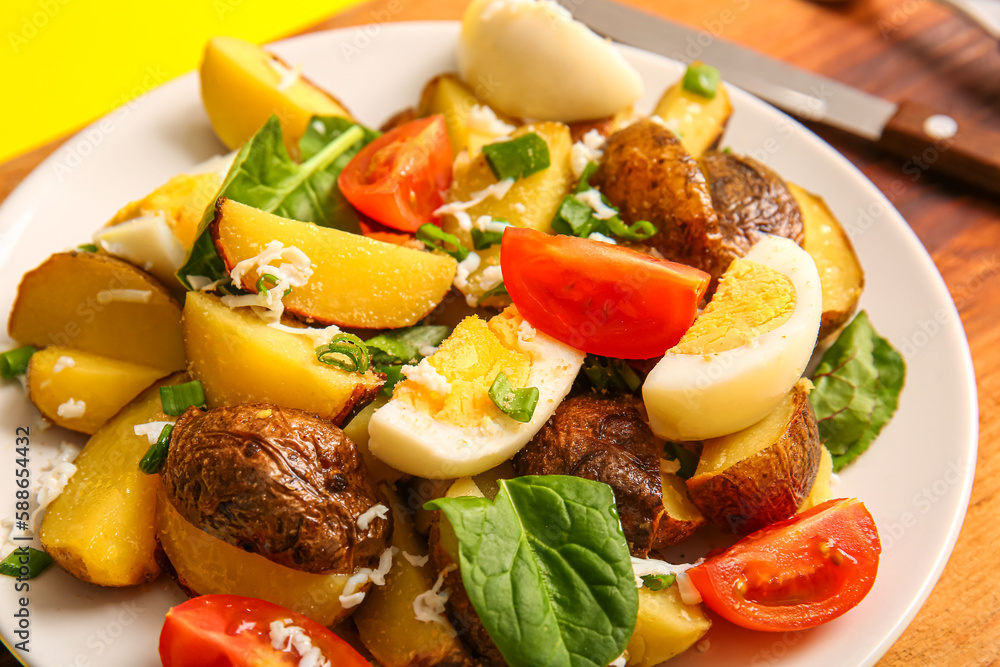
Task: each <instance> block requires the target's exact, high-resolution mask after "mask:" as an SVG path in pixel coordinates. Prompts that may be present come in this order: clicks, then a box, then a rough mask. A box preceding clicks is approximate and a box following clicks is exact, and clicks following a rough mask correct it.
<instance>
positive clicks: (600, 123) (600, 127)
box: [569, 106, 635, 143]
mask: <svg viewBox="0 0 1000 667" xmlns="http://www.w3.org/2000/svg"><path fill="white" fill-rule="evenodd" d="M634 115H635V109H634V108H633V107H631V106H630V107H628V108H626V109H622V110H621V111H619V112H618V113H616V114H615V115H614V116H608V117H607V118H598V119H597V120H581V121H578V122H576V123H570V124H569V134H570V138H571V139H572V140H573V143H576V142H577V141H580V140H581V139H582V138H583V135H585V134H587V133H588V132H590V131H591V130H597V133H598V134H600V135H601V136H602V137H604V138H605V139H607V138H608V137H610V136H611V135H612V134H614V133H615V132H617V131H618V130H620V129H622V126H623V125H625V123H626V121H628V120H630V119H631V118H632V117H633V116H634Z"/></svg>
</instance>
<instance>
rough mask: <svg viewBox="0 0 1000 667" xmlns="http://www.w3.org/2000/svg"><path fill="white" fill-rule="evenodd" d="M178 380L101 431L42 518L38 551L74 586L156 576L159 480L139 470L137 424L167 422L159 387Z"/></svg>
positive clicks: (143, 447)
mask: <svg viewBox="0 0 1000 667" xmlns="http://www.w3.org/2000/svg"><path fill="white" fill-rule="evenodd" d="M187 380H188V377H187V376H186V375H184V374H181V373H178V374H175V375H172V376H170V377H169V378H167V379H166V380H164V381H162V382H158V383H157V384H155V385H153V386H152V387H150V388H149V389H147V390H146V391H144V392H143V393H142V394H141V395H140V396H139V397H138V398H136V399H135V400H134V401H132V403H130V404H129V405H128V406H127V407H126V408H125V409H124V410H122V411H121V412H119V413H118V415H117V416H115V418H114V419H112V420H111V421H109V422H108V423H107V424H105V425H104V426H103V427H101V428H100V429H99V430H98V431H97V432H96V433H95V434H94V436H93V437H92V438H90V440H88V441H87V444H86V446H85V447H84V448H83V451H82V452H80V455H79V456H78V457H77V458H76V460H75V461H74V462H73V464H74V465H75V466H76V472H75V473H74V474H73V476H72V477H71V478H70V480H69V482H68V483H67V484H66V488H65V489H64V490H63V492H62V493H61V494H60V495H59V496H57V497H56V499H55V500H53V501H52V504H51V505H49V507H48V509H47V510H46V511H45V516H44V518H43V519H42V527H41V531H40V537H41V541H42V548H44V549H45V551H46V552H48V554H49V555H50V556H52V558H53V559H54V560H55V561H56V563H58V564H59V565H60V567H62V568H63V569H64V570H66V571H67V572H69V573H70V574H72V575H73V576H74V577H76V578H77V579H81V580H83V581H86V582H88V583H91V584H97V585H98V586H135V585H137V584H143V583H146V582H147V581H151V580H152V579H155V578H156V576H157V575H158V574H159V573H160V566H159V564H158V563H157V560H156V529H155V525H154V524H155V521H154V516H155V513H156V489H157V487H158V486H159V477H158V476H156V475H146V474H143V473H142V472H141V471H140V470H139V461H140V460H141V459H142V457H143V456H144V455H145V454H146V451H147V450H148V449H149V441H148V440H147V439H146V436H144V435H136V434H135V431H134V428H135V426H136V425H137V424H146V423H149V422H154V421H162V420H165V419H169V417H167V415H165V414H164V413H163V411H162V408H161V406H160V387H161V386H164V385H173V384H180V383H182V382H186V381H187Z"/></svg>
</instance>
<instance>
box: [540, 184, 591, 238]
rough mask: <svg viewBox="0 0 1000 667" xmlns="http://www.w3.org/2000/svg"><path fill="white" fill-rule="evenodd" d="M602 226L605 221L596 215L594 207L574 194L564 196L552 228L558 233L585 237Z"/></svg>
mask: <svg viewBox="0 0 1000 667" xmlns="http://www.w3.org/2000/svg"><path fill="white" fill-rule="evenodd" d="M602 226H603V221H602V220H598V219H597V218H595V217H594V211H593V209H591V208H590V207H589V206H587V205H586V204H584V203H583V202H582V201H580V200H579V199H577V198H576V197H574V196H573V195H566V196H565V197H564V198H563V201H562V204H561V205H560V206H559V210H558V211H556V217H555V220H553V221H552V229H553V230H555V232H556V233H557V234H565V235H566V236H579V237H580V238H584V239H585V238H587V237H588V236H590V235H591V234H593V233H594V232H596V231H598V227H602Z"/></svg>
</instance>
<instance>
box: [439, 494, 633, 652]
mask: <svg viewBox="0 0 1000 667" xmlns="http://www.w3.org/2000/svg"><path fill="white" fill-rule="evenodd" d="M426 507H428V508H429V509H440V510H442V511H443V512H444V513H445V515H446V516H447V518H448V520H449V521H450V522H451V525H452V526H453V527H454V529H455V533H456V535H457V536H458V541H459V563H460V566H461V572H462V582H463V583H464V585H465V590H466V592H467V593H468V595H469V599H470V600H471V601H472V605H473V607H474V608H475V609H476V612H477V613H478V614H479V617H480V618H481V619H482V621H483V625H484V626H485V627H486V630H487V632H489V635H490V637H491V638H492V639H493V641H494V642H495V643H496V645H497V648H499V649H500V653H502V654H503V657H504V658H505V659H506V660H507V662H508V663H510V664H511V665H512V666H513V667H522V666H527V665H548V666H549V667H569V666H575V667H605V666H606V665H607V664H609V663H610V662H611V661H613V660H614V659H615V658H617V657H618V656H619V655H621V653H622V651H624V650H625V647H626V646H627V645H628V642H629V639H630V638H631V637H632V631H633V630H634V629H635V621H636V614H637V611H638V606H639V597H638V592H637V590H636V587H635V576H634V574H633V571H632V561H631V558H630V556H629V551H628V546H627V545H626V543H625V537H624V535H623V534H622V529H621V523H620V522H619V519H618V513H617V510H616V507H615V497H614V493H613V492H612V490H611V487H609V486H607V485H606V484H601V483H599V482H594V481H591V480H586V479H581V478H579V477H568V476H562V475H551V476H541V477H520V478H517V479H511V480H500V492H499V494H498V495H497V497H496V500H495V501H493V502H491V501H489V500H487V499H485V498H439V499H437V500H434V501H431V502H430V503H428V504H427V505H426Z"/></svg>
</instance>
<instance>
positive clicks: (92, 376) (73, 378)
mask: <svg viewBox="0 0 1000 667" xmlns="http://www.w3.org/2000/svg"><path fill="white" fill-rule="evenodd" d="M164 375H167V373H166V371H163V370H161V369H159V368H152V367H151V366H141V365H139V364H133V363H130V362H128V361H120V360H118V359H109V358H108V357H102V356H101V355H99V354H93V353H91V352H84V351H83V350H73V349H71V348H68V347H59V346H55V345H53V346H52V347H47V348H45V349H44V350H41V351H39V352H36V353H35V354H33V355H31V361H30V362H29V364H28V398H30V399H31V402H32V403H34V404H35V407H36V408H38V411H39V412H41V413H42V416H44V417H45V418H46V419H48V420H49V421H51V422H53V423H54V424H57V425H59V426H62V427H63V428H68V429H70V430H73V431H79V432H81V433H86V434H88V435H93V434H94V433H96V432H97V429H99V428H101V426H103V425H104V423H105V422H106V421H108V420H109V419H111V418H112V417H114V416H115V415H116V414H118V411H119V410H121V409H122V408H123V407H125V406H126V405H128V404H129V402H131V401H132V399H133V398H135V397H136V396H138V395H139V393H140V392H142V390H143V389H145V388H146V387H148V386H149V385H151V384H153V383H154V382H156V381H157V380H159V379H160V378H161V377H163V376H164ZM70 401H72V402H73V403H71V402H70ZM74 403H82V406H80V411H81V413H80V414H79V415H77V414H76V412H75V411H74V410H72V407H71V409H70V410H68V411H67V409H66V406H72V405H73V404H74Z"/></svg>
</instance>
